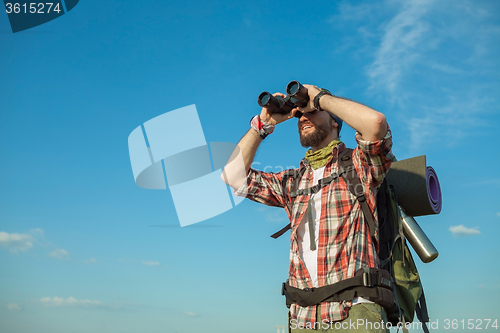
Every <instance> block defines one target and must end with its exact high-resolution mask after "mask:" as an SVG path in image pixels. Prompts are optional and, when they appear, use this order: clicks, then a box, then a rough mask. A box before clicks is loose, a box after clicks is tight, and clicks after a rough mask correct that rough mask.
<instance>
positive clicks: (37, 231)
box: [30, 228, 45, 236]
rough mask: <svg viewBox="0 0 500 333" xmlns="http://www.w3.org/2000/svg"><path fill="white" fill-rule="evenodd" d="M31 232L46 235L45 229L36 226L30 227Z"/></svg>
mask: <svg viewBox="0 0 500 333" xmlns="http://www.w3.org/2000/svg"><path fill="white" fill-rule="evenodd" d="M30 232H31V233H32V234H35V235H40V236H43V235H44V233H45V232H44V231H43V229H40V228H35V229H30Z"/></svg>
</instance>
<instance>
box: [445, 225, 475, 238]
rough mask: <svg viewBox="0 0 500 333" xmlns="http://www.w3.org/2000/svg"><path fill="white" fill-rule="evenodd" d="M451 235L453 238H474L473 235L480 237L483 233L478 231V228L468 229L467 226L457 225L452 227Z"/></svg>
mask: <svg viewBox="0 0 500 333" xmlns="http://www.w3.org/2000/svg"><path fill="white" fill-rule="evenodd" d="M449 230H450V231H451V233H452V234H453V236H455V237H458V236H472V235H479V234H480V233H481V232H480V231H479V230H478V228H477V227H476V228H467V227H465V226H463V225H462V224H461V225H457V226H451V227H450V229H449Z"/></svg>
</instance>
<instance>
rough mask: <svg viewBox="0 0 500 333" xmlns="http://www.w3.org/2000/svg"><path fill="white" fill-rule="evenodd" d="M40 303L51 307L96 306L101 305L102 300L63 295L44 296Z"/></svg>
mask: <svg viewBox="0 0 500 333" xmlns="http://www.w3.org/2000/svg"><path fill="white" fill-rule="evenodd" d="M40 304H41V305H43V306H47V307H49V306H51V307H95V306H101V304H102V303H101V301H97V300H89V299H76V298H74V297H68V298H66V299H64V298H62V297H52V298H50V297H44V298H42V299H40Z"/></svg>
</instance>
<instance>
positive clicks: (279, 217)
mask: <svg viewBox="0 0 500 333" xmlns="http://www.w3.org/2000/svg"><path fill="white" fill-rule="evenodd" d="M255 209H256V210H257V211H258V212H259V213H263V214H265V219H266V221H267V222H286V221H287V215H286V213H285V212H284V211H283V210H282V209H278V208H276V207H268V206H261V207H257V208H255Z"/></svg>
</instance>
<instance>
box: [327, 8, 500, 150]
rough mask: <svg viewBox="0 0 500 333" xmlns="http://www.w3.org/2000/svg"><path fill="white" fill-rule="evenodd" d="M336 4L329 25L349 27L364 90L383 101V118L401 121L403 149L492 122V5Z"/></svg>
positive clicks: (499, 27) (499, 53) (495, 35)
mask: <svg viewBox="0 0 500 333" xmlns="http://www.w3.org/2000/svg"><path fill="white" fill-rule="evenodd" d="M338 10H339V13H340V15H337V16H335V17H334V18H333V19H332V20H331V22H332V24H333V25H334V26H336V27H338V28H339V29H341V27H342V28H343V27H344V26H349V27H350V31H356V33H355V34H354V35H352V36H349V37H350V38H349V39H350V40H352V41H351V42H348V43H347V44H349V45H351V46H350V50H349V52H350V53H352V52H362V53H363V55H359V54H358V57H359V58H361V59H362V58H365V61H366V66H365V68H366V76H367V77H368V80H369V89H368V92H371V93H372V94H377V95H378V96H385V97H386V98H387V100H388V101H389V102H391V103H389V105H392V108H393V109H394V110H395V112H396V111H397V112H396V117H394V118H391V122H392V123H394V122H402V124H401V125H402V126H400V127H403V126H406V127H407V130H408V133H409V136H408V139H405V140H408V141H409V142H404V143H403V144H406V145H408V146H409V147H410V150H411V151H415V150H419V149H421V148H422V147H427V146H429V145H432V144H435V145H439V146H443V145H444V146H453V145H457V144H458V142H461V141H460V139H463V138H466V137H467V136H468V135H471V134H472V135H474V134H475V133H481V130H484V129H488V128H489V129H490V130H492V129H493V127H494V126H495V125H494V124H493V122H491V121H489V120H488V119H487V118H488V115H493V114H494V113H495V112H497V110H498V108H497V105H498V98H497V93H496V92H497V91H498V58H499V57H500V48H499V47H498V46H497V45H498V43H497V41H498V40H499V39H500V24H499V22H500V21H499V18H500V16H499V12H498V5H495V4H493V3H489V2H479V3H477V2H474V1H468V0H464V1H459V2H456V1H452V0H439V1H438V0H385V1H380V2H377V3H375V4H373V3H372V4H366V3H361V4H356V5H351V4H350V3H348V2H342V3H341V4H340V5H339V9H338ZM373 13H375V14H373ZM354 23H356V25H357V27H356V26H353V24H354ZM342 31H344V30H342ZM359 50H362V51H359ZM370 57H371V58H370ZM387 109H390V107H389V106H388V108H387Z"/></svg>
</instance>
